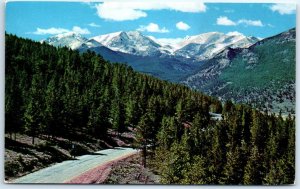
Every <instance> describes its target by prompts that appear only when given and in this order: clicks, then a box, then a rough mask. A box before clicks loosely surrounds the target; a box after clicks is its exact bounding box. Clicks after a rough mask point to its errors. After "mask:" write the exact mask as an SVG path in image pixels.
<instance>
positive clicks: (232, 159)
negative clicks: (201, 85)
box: [5, 34, 295, 184]
mask: <svg viewBox="0 0 300 189" xmlns="http://www.w3.org/2000/svg"><path fill="white" fill-rule="evenodd" d="M5 40H6V52H5V53H6V54H5V58H6V67H5V72H6V73H5V74H6V75H5V82H6V83H5V132H6V133H7V134H9V135H10V136H11V137H12V136H13V134H14V133H25V134H27V135H29V136H31V137H32V143H33V144H34V142H35V137H37V136H39V135H46V136H48V137H49V140H51V138H52V137H57V136H61V137H65V138H69V139H71V140H78V139H79V137H78V133H81V134H82V133H84V134H86V135H88V136H94V137H99V138H103V139H105V138H106V137H107V131H108V129H113V130H115V131H116V132H118V133H122V132H124V131H127V129H128V127H131V128H134V131H135V138H136V142H135V143H134V144H133V146H135V147H137V148H141V151H142V152H143V153H142V154H143V157H144V158H143V159H144V162H143V163H144V166H152V167H153V168H155V169H156V170H157V172H158V174H159V175H160V176H161V183H166V184H169V183H172V184H292V183H294V178H295V117H291V116H288V117H287V118H286V119H283V118H282V117H281V115H279V116H277V115H276V116H275V115H273V114H270V113H269V114H268V112H264V113H262V112H259V111H257V110H254V109H251V107H248V106H246V105H235V104H233V103H231V102H230V101H227V102H226V103H225V104H223V105H222V103H221V102H220V101H218V100H217V99H215V98H212V97H209V96H207V95H204V94H202V93H199V92H197V91H193V90H191V89H190V88H188V87H186V86H182V85H179V84H172V83H169V82H167V81H162V80H159V79H156V78H154V77H152V76H149V75H146V74H141V73H137V72H135V71H133V69H132V68H131V67H129V66H127V65H125V64H113V63H110V62H107V61H105V60H104V59H103V58H102V57H101V56H100V55H96V54H95V53H93V52H89V51H88V52H86V53H82V54H81V53H79V52H77V51H72V50H70V49H68V48H56V47H53V46H50V45H47V44H40V43H38V42H34V41H31V40H27V39H22V38H18V37H17V36H14V35H9V34H6V39H5ZM210 112H214V113H222V118H223V119H222V120H215V119H212V118H211V116H210ZM146 160H147V161H146Z"/></svg>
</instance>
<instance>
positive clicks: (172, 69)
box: [42, 31, 258, 82]
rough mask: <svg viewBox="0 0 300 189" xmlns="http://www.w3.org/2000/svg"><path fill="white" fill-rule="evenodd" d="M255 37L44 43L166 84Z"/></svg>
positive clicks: (74, 38)
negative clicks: (90, 55) (129, 68)
mask: <svg viewBox="0 0 300 189" xmlns="http://www.w3.org/2000/svg"><path fill="white" fill-rule="evenodd" d="M257 41H258V39H257V38H255V37H251V36H250V37H246V36H244V35H242V34H240V33H228V34H224V33H219V32H209V33H204V34H199V35H195V36H188V37H185V38H184V39H182V41H180V42H179V43H173V44H167V43H162V42H160V40H159V39H155V38H154V37H151V36H145V35H143V34H142V33H141V32H139V31H128V32H115V33H109V34H105V35H99V36H95V37H91V38H89V39H87V38H85V37H82V36H81V35H79V34H76V33H73V32H69V33H64V34H59V35H56V36H52V37H50V38H48V39H46V40H43V41H42V42H46V43H48V44H50V45H54V46H66V47H69V48H71V49H73V50H78V51H80V52H85V51H87V50H91V51H94V52H96V53H98V54H101V55H102V56H103V57H104V59H106V60H109V61H111V62H120V63H127V64H129V65H130V66H132V67H133V68H134V69H135V70H137V71H140V72H143V73H147V74H151V75H154V76H156V77H159V78H161V79H164V80H169V81H173V82H179V81H180V80H181V79H182V78H184V77H185V76H187V75H189V74H190V73H192V72H193V71H194V70H195V69H197V68H198V67H199V66H200V65H201V63H202V62H204V61H207V60H209V59H211V58H212V57H213V56H214V55H215V54H217V53H218V52H220V51H222V50H223V49H225V48H226V47H240V48H245V47H249V46H250V45H252V44H253V43H255V42H257Z"/></svg>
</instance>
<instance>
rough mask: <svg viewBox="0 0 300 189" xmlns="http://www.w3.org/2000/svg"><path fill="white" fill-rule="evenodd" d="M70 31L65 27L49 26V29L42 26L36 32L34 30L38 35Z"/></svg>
mask: <svg viewBox="0 0 300 189" xmlns="http://www.w3.org/2000/svg"><path fill="white" fill-rule="evenodd" d="M66 32H69V30H67V29H64V28H53V27H52V28H48V29H42V28H37V29H36V31H35V32H33V34H36V35H47V34H51V35H55V34H60V33H66Z"/></svg>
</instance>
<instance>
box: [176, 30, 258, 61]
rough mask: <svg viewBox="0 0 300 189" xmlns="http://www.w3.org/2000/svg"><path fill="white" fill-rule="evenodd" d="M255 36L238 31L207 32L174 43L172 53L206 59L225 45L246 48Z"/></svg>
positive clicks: (255, 40) (253, 40)
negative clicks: (230, 32)
mask: <svg viewBox="0 0 300 189" xmlns="http://www.w3.org/2000/svg"><path fill="white" fill-rule="evenodd" d="M257 41H258V39H257V38H255V37H246V36H244V35H242V34H239V33H234V34H224V33H219V32H209V33H204V34H200V35H195V36H190V37H186V38H185V39H184V40H183V41H181V42H179V43H178V44H175V45H174V49H175V51H174V54H175V55H177V56H183V57H186V58H191V57H193V58H196V59H198V60H207V59H210V58H212V57H213V56H214V55H216V54H217V53H218V52H220V51H222V50H224V49H225V48H226V47H232V48H238V47H239V48H247V47H249V46H250V45H252V44H253V43H255V42H257Z"/></svg>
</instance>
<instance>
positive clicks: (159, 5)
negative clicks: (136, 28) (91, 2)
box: [95, 0, 206, 21]
mask: <svg viewBox="0 0 300 189" xmlns="http://www.w3.org/2000/svg"><path fill="white" fill-rule="evenodd" d="M95 7H96V9H97V14H98V16H99V17H100V18H103V19H106V20H113V21H125V20H136V19H139V18H142V17H146V16H147V13H146V12H145V11H147V10H162V9H167V10H175V11H180V12H192V13H197V12H205V11H206V6H205V5H204V3H202V2H199V1H197V0H187V1H164V2H162V1H159V0H151V1H140V0H131V1H130V2H128V1H111V0H102V1H101V3H100V4H97V5H96V6H95Z"/></svg>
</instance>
